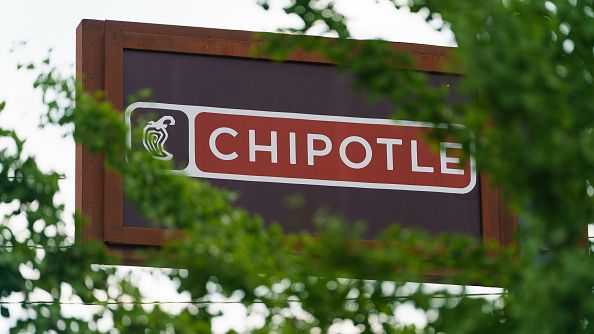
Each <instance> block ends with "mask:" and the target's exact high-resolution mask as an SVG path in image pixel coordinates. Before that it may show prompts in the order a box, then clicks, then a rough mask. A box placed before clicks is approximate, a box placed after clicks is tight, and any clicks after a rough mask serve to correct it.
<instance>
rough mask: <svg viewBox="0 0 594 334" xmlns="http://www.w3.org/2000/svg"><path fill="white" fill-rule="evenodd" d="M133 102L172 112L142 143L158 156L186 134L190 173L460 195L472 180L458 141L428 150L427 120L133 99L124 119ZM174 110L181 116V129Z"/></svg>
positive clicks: (187, 170) (152, 126)
mask: <svg viewBox="0 0 594 334" xmlns="http://www.w3.org/2000/svg"><path fill="white" fill-rule="evenodd" d="M139 108H140V109H142V110H144V111H147V110H148V111H150V109H158V110H168V111H170V114H171V115H172V116H166V117H161V119H159V120H151V121H149V122H148V123H147V125H146V127H145V134H146V133H148V135H147V136H148V137H146V136H145V137H146V138H145V139H146V141H145V145H144V146H145V148H146V149H147V150H148V151H149V152H151V154H153V155H154V156H155V158H157V159H165V160H167V159H168V158H169V159H171V158H173V157H172V155H171V154H170V153H169V152H167V150H166V148H167V142H166V140H167V137H168V131H169V132H171V131H187V132H188V136H187V138H188V140H189V143H188V145H187V150H188V153H187V159H186V158H185V157H183V159H182V160H184V161H188V164H187V166H186V167H185V168H182V171H183V172H184V173H185V174H187V175H189V176H193V177H203V178H214V179H228V180H243V181H257V182H276V183H292V184H307V185H319V186H337V187H355V188H372V189H397V190H412V191H429V192H441V193H458V194H464V193H468V192H469V191H471V190H472V189H473V188H474V187H475V184H476V172H475V170H474V161H473V159H472V158H469V159H467V161H462V160H461V158H460V156H461V150H462V148H463V146H462V144H461V143H457V142H453V141H445V142H441V143H440V144H439V150H434V149H432V148H431V147H429V145H428V144H427V143H426V141H425V137H426V134H427V131H429V130H430V128H431V125H430V124H427V123H420V122H410V121H392V120H385V119H369V118H354V117H341V116H327V115H311V114H296V113H282V112H268V111H254V110H238V109H225V108H212V107H199V106H186V105H173V104H163V103H145V102H139V103H135V104H132V105H131V106H130V107H129V108H128V111H127V116H128V119H130V116H131V114H132V113H133V112H134V110H136V109H139ZM174 116H175V117H176V118H177V117H187V122H185V120H184V122H183V123H184V124H188V126H187V128H176V125H175V120H174ZM180 123H182V122H180V121H178V124H180ZM147 128H150V129H151V130H150V131H148V132H147V131H146V129H147ZM159 145H162V149H159V148H158V146H159ZM184 146H185V145H184ZM184 154H185V153H184ZM179 158H180V157H177V159H178V160H179Z"/></svg>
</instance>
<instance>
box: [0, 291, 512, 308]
mask: <svg viewBox="0 0 594 334" xmlns="http://www.w3.org/2000/svg"><path fill="white" fill-rule="evenodd" d="M506 294H507V292H485V293H466V294H461V295H449V296H447V297H446V296H439V295H438V296H433V297H432V298H465V297H489V296H503V295H506ZM384 298H386V299H393V300H395V301H397V300H406V299H409V298H411V297H410V296H386V297H384ZM345 300H358V299H357V298H345ZM269 302H270V303H298V302H299V300H270V301H269ZM0 304H2V305H13V304H14V305H16V304H19V305H22V304H25V305H36V304H54V302H53V301H24V300H23V301H0ZM58 304H60V305H81V306H103V305H167V304H187V305H207V304H243V302H241V301H209V300H207V301H189V300H188V301H131V302H125V301H110V302H98V303H95V302H93V303H92V302H59V303H58ZM251 304H266V302H264V301H253V302H251Z"/></svg>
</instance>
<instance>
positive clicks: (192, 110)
mask: <svg viewBox="0 0 594 334" xmlns="http://www.w3.org/2000/svg"><path fill="white" fill-rule="evenodd" d="M138 108H145V109H166V110H177V111H181V112H183V113H184V114H186V116H187V117H188V122H189V124H188V125H189V134H188V138H189V143H188V151H189V152H188V160H189V162H188V166H187V167H186V168H185V169H183V170H180V171H176V172H178V173H183V174H185V175H187V176H190V177H203V178H210V179H223V180H238V181H253V182H272V183H287V184H304V185H316V186H330V187H349V188H367V189H389V190H408V191H424V192H437V193H448V194H467V193H469V192H470V191H472V190H473V189H474V187H475V186H476V179H477V177H476V166H475V165H476V163H475V159H474V156H473V155H472V153H473V151H474V147H471V157H470V183H469V184H468V185H467V186H466V187H464V188H452V187H439V186H421V185H408V184H391V183H371V182H354V181H332V180H318V179H305V178H289V177H277V176H256V175H241V174H224V173H210V172H204V171H202V170H200V169H199V168H198V166H196V157H195V149H194V147H195V145H194V140H192V138H195V133H194V131H195V128H194V123H195V122H194V120H195V118H196V116H197V115H198V114H200V113H203V112H209V113H217V114H228V115H245V116H258V117H273V118H289V119H305V120H312V121H330V122H344V123H362V124H378V125H398V126H410V127H422V128H431V127H434V125H433V124H431V123H425V122H414V121H396V120H388V119H379V118H361V117H346V116H331V115H312V114H298V113H286V112H276V111H259V110H244V109H229V108H214V107H203V106H189V105H181V104H168V103H156V102H135V103H132V104H131V105H129V106H128V108H126V111H125V113H124V117H125V122H126V126H127V127H128V136H127V138H126V141H127V145H128V147H130V146H131V142H132V134H131V121H130V116H131V114H132V112H133V111H134V110H135V109H138ZM455 126H457V127H463V126H462V125H457V124H456V125H455Z"/></svg>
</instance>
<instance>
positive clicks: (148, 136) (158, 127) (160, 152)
mask: <svg viewBox="0 0 594 334" xmlns="http://www.w3.org/2000/svg"><path fill="white" fill-rule="evenodd" d="M169 125H175V119H174V118H173V117H171V116H163V117H161V118H160V119H159V120H158V121H156V122H155V121H149V122H148V123H147V124H146V126H145V127H144V130H143V132H142V145H143V146H144V148H145V149H146V150H147V151H148V152H149V153H150V154H151V155H152V156H153V158H155V159H157V160H171V159H172V158H173V154H171V153H169V152H167V151H166V150H165V147H164V145H165V142H166V141H167V138H168V137H169V134H168V133H167V127H168V126H169Z"/></svg>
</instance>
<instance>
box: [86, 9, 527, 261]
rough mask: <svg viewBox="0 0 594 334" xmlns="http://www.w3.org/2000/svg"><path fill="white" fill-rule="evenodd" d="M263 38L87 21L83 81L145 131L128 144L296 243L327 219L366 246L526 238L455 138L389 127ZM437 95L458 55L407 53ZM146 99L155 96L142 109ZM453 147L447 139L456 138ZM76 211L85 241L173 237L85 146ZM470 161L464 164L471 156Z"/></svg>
mask: <svg viewBox="0 0 594 334" xmlns="http://www.w3.org/2000/svg"><path fill="white" fill-rule="evenodd" d="M253 38H254V34H253V33H250V32H244V31H229V30H216V29H202V28H189V27H176V26H164V25H153V24H139V23H129V22H113V21H90V20H84V21H83V22H82V23H81V24H80V25H79V27H78V29H77V73H78V75H80V76H81V77H82V83H83V87H84V89H86V90H87V91H89V92H94V91H98V90H100V91H105V94H106V98H107V99H108V100H109V101H110V102H111V103H112V104H113V105H114V106H116V107H117V108H118V109H119V110H122V118H123V119H125V120H126V121H127V122H128V124H129V125H130V127H131V128H132V129H133V130H138V131H139V132H140V133H142V138H139V139H138V140H136V139H133V138H131V137H130V138H129V144H130V145H132V146H134V147H136V148H139V149H142V150H146V151H147V152H149V153H150V154H151V155H152V156H153V157H154V158H155V159H159V160H170V161H172V162H173V165H174V169H175V171H174V172H176V173H183V174H185V175H187V176H188V177H193V178H198V179H202V180H207V181H208V182H210V183H212V184H213V185H215V186H219V187H223V188H225V189H229V190H231V191H234V192H237V193H239V195H240V197H239V200H238V202H237V205H238V206H241V207H244V208H246V209H248V210H249V211H251V212H254V213H256V214H259V215H260V216H262V217H263V218H264V220H265V221H266V222H278V223H280V224H281V225H282V226H283V228H284V230H285V231H287V233H293V232H299V231H303V230H308V231H312V230H313V229H314V226H313V219H312V217H313V216H314V215H315V214H316V212H318V211H319V210H320V209H323V210H326V211H327V212H330V213H332V214H336V215H339V216H342V217H344V218H346V220H347V221H361V220H363V221H366V222H367V224H368V227H369V231H368V235H367V236H366V238H368V239H373V238H374V237H375V236H376V235H377V233H378V232H380V231H381V230H383V229H385V228H386V227H388V226H389V225H391V224H393V223H399V224H401V225H403V226H405V227H414V228H419V229H424V230H426V231H429V232H431V233H441V232H456V233H464V234H467V235H469V236H472V237H474V238H476V239H477V240H495V241H497V242H499V243H502V244H507V243H511V242H514V239H513V232H514V230H515V220H514V219H513V218H512V217H510V216H509V215H508V214H507V213H506V211H505V210H504V209H503V206H502V205H501V198H500V195H499V192H498V191H497V190H495V189H491V188H490V187H489V186H488V182H487V181H486V177H485V176H484V175H481V174H480V173H477V171H476V170H475V163H474V161H473V160H472V159H470V158H463V157H462V155H461V152H462V149H463V147H462V145H461V144H460V143H458V142H456V141H455V140H453V139H445V140H444V141H443V142H441V143H439V144H438V145H436V147H430V146H429V145H428V144H427V141H426V140H425V134H426V133H427V132H428V131H431V130H436V131H446V129H440V128H438V129H432V128H431V127H430V125H429V124H425V123H420V122H416V121H415V120H414V119H411V120H399V121H393V120H390V116H391V115H392V113H393V111H394V109H395V106H394V105H392V104H391V103H389V102H387V101H380V102H377V103H370V102H369V101H368V99H367V97H366V95H365V93H364V92H361V91H357V90H355V89H353V85H352V80H350V79H349V78H348V77H346V76H344V75H341V74H340V73H339V72H338V70H337V69H336V68H335V66H333V64H331V63H330V62H328V61H327V60H325V59H322V58H320V57H318V56H316V55H315V54H309V53H297V54H295V55H293V56H291V58H290V59H288V60H289V61H288V62H285V63H278V62H273V61H270V60H269V59H267V58H266V57H262V56H257V55H254V54H253V53H252V51H251V50H252V47H253V46H254V44H255V43H258V42H257V41H255V40H254V39H253ZM393 46H394V48H395V49H398V50H400V51H406V52H409V53H410V54H411V56H412V58H413V59H414V61H415V64H416V65H415V69H416V70H418V71H422V72H426V73H427V77H428V82H429V83H430V84H432V85H435V86H442V85H449V86H450V87H451V88H452V89H451V92H452V93H451V94H450V96H448V101H449V102H450V103H462V102H463V98H462V97H461V96H459V95H457V94H456V87H457V85H458V84H459V81H460V79H461V75H460V73H452V72H447V71H445V70H444V68H445V66H444V64H446V63H447V62H448V61H449V58H448V48H444V47H436V46H426V45H413V44H403V43H394V44H393ZM141 89H149V90H150V91H151V92H152V96H151V100H149V101H142V102H137V103H134V104H129V103H128V102H127V101H128V100H129V97H131V96H134V95H135V94H136V93H137V92H138V91H139V90H141ZM445 138H448V137H447V133H446V136H445ZM76 159H77V173H76V177H77V179H76V198H77V201H76V206H77V209H78V210H79V211H80V212H82V213H83V214H84V215H85V216H87V218H88V219H90V221H91V224H90V225H89V226H88V227H87V228H86V230H85V231H83V237H84V238H94V239H99V240H102V241H104V242H105V243H106V244H108V245H109V247H110V248H111V249H113V250H118V251H124V252H127V251H129V250H130V249H134V248H135V247H140V246H154V245H160V244H161V243H162V242H163V240H164V238H165V232H166V231H165V229H164V228H160V227H159V225H155V224H151V223H150V222H148V221H147V220H146V219H144V217H143V216H142V214H141V213H139V212H138V211H137V210H136V209H135V208H134V205H132V204H131V203H130V202H128V201H127V200H126V198H125V196H124V189H123V184H122V182H121V180H120V179H119V177H118V176H117V175H114V174H113V173H112V172H111V171H109V170H106V169H105V168H104V167H103V162H102V159H101V156H96V155H93V154H90V153H89V152H87V151H86V150H85V149H84V148H83V147H79V148H77V157H76ZM464 159H465V160H464Z"/></svg>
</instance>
